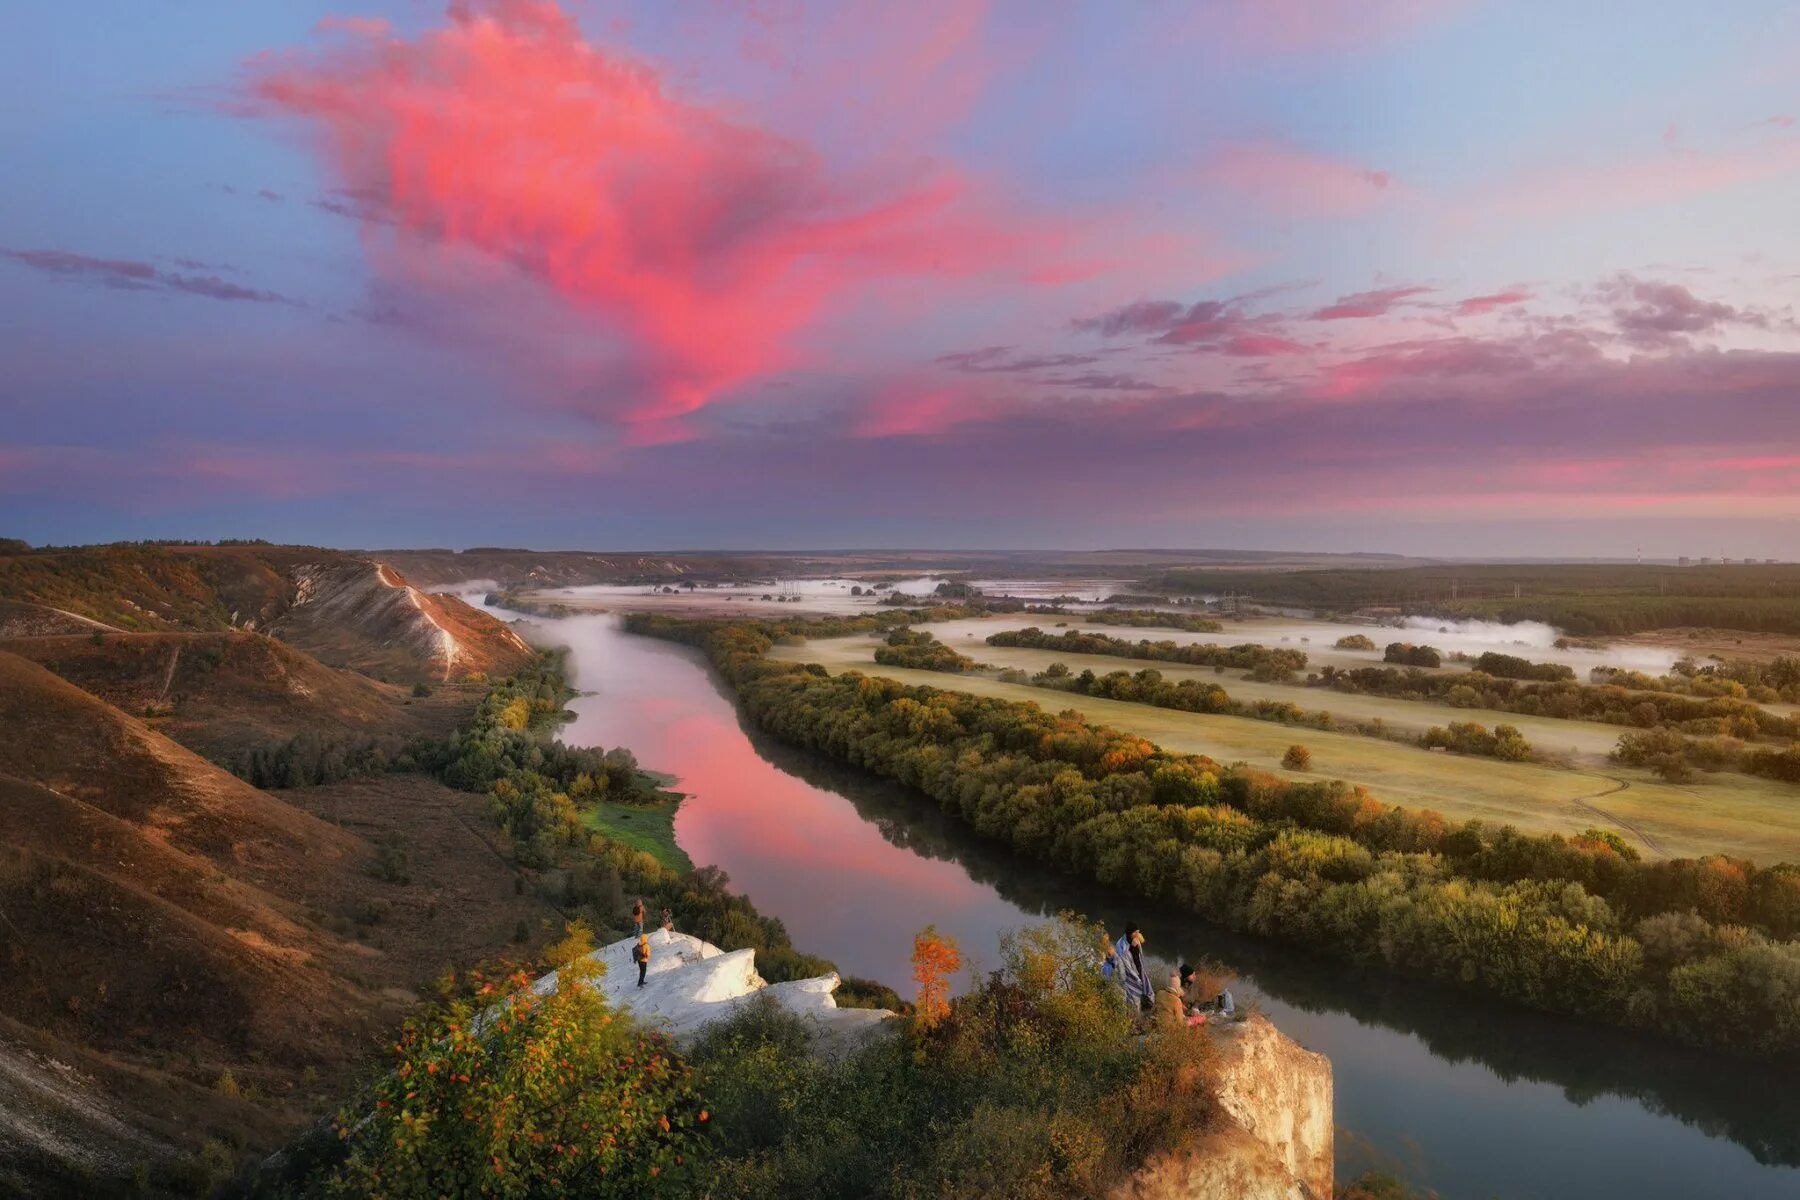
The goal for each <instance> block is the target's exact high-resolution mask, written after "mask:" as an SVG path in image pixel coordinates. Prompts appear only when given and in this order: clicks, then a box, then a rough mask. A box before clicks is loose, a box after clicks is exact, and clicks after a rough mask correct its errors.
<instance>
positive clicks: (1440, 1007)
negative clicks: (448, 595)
mask: <svg viewBox="0 0 1800 1200" xmlns="http://www.w3.org/2000/svg"><path fill="white" fill-rule="evenodd" d="M501 615H507V614H501ZM524 628H530V626H526V627H524ZM533 636H534V638H536V639H538V640H540V641H541V642H542V643H543V644H566V645H569V646H570V647H572V653H571V656H570V664H571V670H572V671H573V673H574V675H575V677H576V678H577V680H578V681H579V682H580V684H581V686H582V687H583V688H584V689H585V693H586V694H583V695H580V696H577V697H576V698H575V699H573V700H572V701H570V704H569V707H570V709H571V710H572V711H573V712H574V714H575V719H574V721H572V722H570V723H569V724H568V725H566V726H565V727H564V728H563V730H562V734H561V736H563V737H564V738H566V739H568V740H570V741H572V742H577V743H580V742H604V743H607V744H610V743H612V742H622V743H624V744H628V745H630V746H632V747H634V748H635V749H636V750H637V752H638V753H640V754H641V755H642V756H643V758H644V759H645V761H647V762H654V763H657V764H659V765H666V766H668V767H669V768H671V769H677V770H679V771H680V772H681V776H682V781H681V785H680V786H681V788H682V789H683V790H685V791H687V792H689V793H690V798H689V801H688V802H687V803H685V804H684V805H683V807H682V810H681V813H680V815H679V817H678V820H677V823H676V833H677V836H678V838H679V840H680V843H681V845H682V846H683V847H684V848H685V849H687V850H688V852H689V853H690V854H691V855H692V857H693V858H694V859H695V860H696V861H698V862H702V863H708V864H712V865H715V866H717V867H720V868H723V869H724V870H725V871H727V872H729V877H730V881H731V887H732V889H733V890H734V891H741V892H742V893H743V894H745V895H747V896H749V897H751V898H752V899H753V900H755V902H756V904H757V907H758V908H759V909H760V910H761V911H762V912H764V913H767V914H769V915H771V916H773V917H777V918H779V919H780V920H781V921H782V922H783V923H784V925H785V926H786V928H787V930H788V931H789V933H790V934H791V936H792V938H793V940H794V941H795V942H796V943H798V944H800V945H803V946H806V947H808V948H810V949H814V950H816V951H818V952H819V953H822V954H825V955H828V956H829V957H830V958H831V959H833V960H834V961H836V962H837V963H839V964H840V965H841V966H843V967H844V968H845V969H847V970H850V971H854V972H855V973H857V974H861V975H867V976H871V977H876V978H887V979H895V978H901V979H903V978H905V977H906V976H907V974H908V970H909V968H908V956H909V954H910V950H911V938H912V934H913V933H914V932H915V931H916V930H917V929H918V928H919V927H920V926H921V925H923V924H925V923H927V922H932V921H935V922H936V923H937V925H938V927H939V929H940V930H943V931H944V932H946V933H950V934H953V935H954V936H956V937H957V939H958V940H959V941H960V942H961V943H962V945H963V946H964V947H965V949H967V950H968V951H969V952H970V957H971V958H974V959H978V960H982V961H985V962H990V963H991V962H992V960H993V954H994V947H996V946H997V944H998V940H999V937H1000V935H1001V934H1002V933H1003V932H1005V931H1007V930H1010V929H1018V928H1021V927H1028V926H1031V925H1035V924H1041V923H1042V922H1043V921H1044V920H1046V919H1047V918H1051V917H1054V916H1055V914H1056V913H1058V912H1059V911H1064V910H1073V911H1077V912H1082V913H1086V914H1088V915H1089V916H1090V917H1092V918H1095V919H1098V920H1102V921H1104V922H1105V923H1106V924H1107V925H1108V927H1109V928H1113V929H1118V928H1121V927H1122V926H1123V925H1124V923H1125V922H1127V921H1136V922H1138V923H1140V924H1141V925H1142V926H1143V928H1144V929H1145V931H1146V933H1147V934H1148V935H1149V938H1150V947H1149V948H1150V951H1151V957H1152V958H1153V959H1154V961H1155V962H1156V964H1157V969H1159V970H1167V969H1169V968H1170V967H1172V966H1173V965H1174V963H1176V962H1177V961H1180V960H1181V959H1183V958H1186V959H1189V960H1191V961H1197V960H1198V959H1200V958H1205V959H1208V960H1209V961H1217V962H1220V963H1223V964H1227V965H1228V966H1229V967H1231V968H1232V969H1233V970H1234V971H1235V972H1236V974H1237V976H1238V979H1237V983H1236V984H1235V985H1234V991H1235V992H1236V993H1237V995H1238V998H1239V1000H1240V1002H1253V1003H1254V1004H1255V1005H1257V1006H1258V1007H1260V1008H1261V1009H1262V1010H1263V1011H1265V1012H1267V1013H1268V1014H1269V1015H1270V1016H1271V1017H1272V1018H1273V1019H1274V1020H1275V1021H1276V1022H1277V1023H1278V1025H1279V1026H1280V1028H1281V1029H1282V1030H1284V1031H1285V1032H1287V1033H1289V1034H1290V1035H1291V1036H1292V1037H1294V1038H1296V1039H1297V1040H1299V1041H1301V1042H1302V1043H1304V1044H1305V1045H1307V1046H1310V1047H1313V1048H1315V1049H1318V1050H1320V1051H1322V1052H1324V1053H1326V1054H1327V1055H1329V1056H1330V1058H1331V1060H1332V1062H1333V1067H1334V1073H1335V1076H1336V1081H1337V1086H1336V1091H1337V1100H1336V1108H1337V1123H1338V1128H1339V1138H1338V1155H1337V1157H1338V1175H1339V1177H1340V1178H1345V1179H1348V1178H1352V1177H1354V1176H1356V1175H1358V1174H1360V1173H1361V1172H1363V1171H1364V1170H1368V1169H1378V1170H1386V1171H1390V1172H1395V1171H1398V1172H1401V1173H1403V1174H1404V1175H1405V1176H1406V1177H1407V1178H1408V1179H1410V1180H1411V1181H1412V1182H1414V1183H1415V1184H1416V1185H1419V1186H1425V1187H1430V1188H1434V1189H1436V1190H1438V1191H1439V1192H1440V1193H1441V1194H1443V1195H1446V1196H1465V1195H1473V1196H1482V1195H1504V1196H1509V1197H1558V1196H1587V1195H1613V1194H1629V1195H1632V1196H1635V1197H1640V1198H1643V1200H1685V1198H1686V1197H1689V1196H1693V1195H1697V1194H1731V1195H1743V1196H1763V1195H1782V1194H1786V1191H1792V1190H1794V1189H1796V1188H1800V1169H1797V1167H1796V1164H1800V1104H1797V1103H1796V1102H1795V1101H1793V1100H1791V1099H1789V1098H1788V1097H1789V1091H1790V1090H1789V1089H1788V1088H1787V1080H1786V1073H1785V1072H1783V1071H1780V1070H1778V1069H1775V1068H1774V1067H1772V1066H1769V1065H1767V1064H1756V1063H1733V1064H1731V1066H1730V1069H1729V1070H1722V1069H1721V1067H1720V1064H1719V1060H1718V1058H1717V1056H1716V1055H1712V1054H1707V1053H1703V1052H1699V1051H1693V1050H1686V1049H1683V1048H1681V1047H1679V1046H1675V1045H1672V1044H1669V1043H1667V1042H1656V1041H1650V1040H1646V1039H1643V1038H1641V1037H1637V1036H1634V1035H1632V1034H1629V1033H1626V1032H1621V1031H1616V1030H1609V1029H1606V1028H1604V1027H1597V1026H1594V1025H1592V1024H1586V1023H1581V1022H1575V1021H1570V1020H1565V1019H1561V1018H1557V1017H1554V1016H1550V1015H1547V1014H1539V1013H1534V1012H1531V1011H1528V1010H1523V1009H1520V1008H1518V1007H1516V1006H1512V1005H1507V1004H1503V1003H1500V1002H1497V1001H1489V1000H1484V999H1483V998H1481V997H1480V996H1477V995H1472V994H1469V993H1467V992H1457V991H1454V990H1450V989H1447V988H1442V987H1437V986H1433V985H1430V984H1426V983H1420V982H1417V981H1410V980H1401V979H1398V978H1397V977H1395V976H1394V975H1392V974H1391V973H1388V972H1385V971H1377V970H1371V969H1364V968H1359V967H1356V966H1354V965H1349V964H1345V963H1342V962H1334V961H1331V960H1329V959H1325V958H1321V957H1317V956H1314V955H1311V954H1307V953H1304V952H1302V951H1299V950H1297V949H1295V948H1294V947H1292V946H1289V945H1284V944H1282V943H1280V942H1277V941H1270V940H1266V939H1257V938H1247V937H1239V936H1236V935H1233V934H1231V933H1229V932H1228V931H1225V930H1222V929H1220V928H1219V927H1218V926H1217V925H1213V924H1208V923H1206V922H1204V921H1201V920H1200V919H1198V918H1196V917H1194V916H1193V915H1191V914H1184V913H1183V912H1181V911H1179V910H1178V909H1175V908H1171V907H1169V906H1166V905H1161V904H1149V903H1145V902H1143V901H1139V900H1135V899H1132V898H1131V897H1130V896H1129V895H1127V894H1125V893H1123V892H1121V891H1119V890H1118V889H1116V888H1105V887H1101V886H1099V885H1095V884H1091V883H1085V882H1083V881H1081V880H1079V879H1077V878H1074V877H1071V876H1069V875H1066V874H1062V873H1060V872H1053V871H1046V870H1044V869H1042V868H1040V867H1037V866H1034V865H1033V864H1031V863H1030V862H1028V861H1025V860H1022V859H1021V858H1019V857H1018V856H1017V855H1016V854H1014V853H1012V852H1011V851H1010V850H1009V849H1007V848H1006V847H1005V846H1004V845H1001V844H1000V843H996V842H993V841H991V840H987V839H982V838H980V837H978V836H977V835H975V834H974V833H973V832H971V831H970V830H969V829H968V827H967V826H966V825H964V824H963V823H962V822H961V821H960V820H959V819H954V818H952V817H951V816H950V815H948V814H946V813H944V812H942V811H941V810H940V809H939V808H938V807H937V806H936V805H933V804H927V803H923V802H921V799H920V797H919V796H918V794H917V793H916V792H912V791H910V790H908V789H905V788H902V787H901V786H899V785H898V784H894V783H891V782H888V781H885V780H882V779H880V778H879V777H877V776H875V775H873V774H871V773H869V772H868V771H865V770H863V769H861V768H858V767H854V766H851V765H847V764H842V763H839V762H838V761H836V760H834V759H832V758H829V757H826V756H823V755H819V754H815V753H812V752H809V751H806V750H803V749H798V748H795V747H793V746H791V745H788V744H787V743H784V742H781V741H778V740H776V739H774V738H772V737H769V736H768V735H765V734H764V733H762V732H761V730H759V729H758V728H757V727H756V726H754V725H752V724H750V723H749V722H747V721H746V720H745V719H744V717H743V716H742V714H741V713H740V712H739V710H738V709H737V708H736V706H735V700H734V698H733V697H732V696H731V695H730V693H729V692H728V691H727V690H726V689H725V687H724V685H723V683H722V681H721V680H720V679H719V677H718V676H717V675H716V673H714V672H713V671H712V670H711V669H710V667H709V665H708V663H707V661H706V659H705V658H704V656H702V655H701V654H700V653H699V651H697V650H695V649H692V648H690V647H687V646H683V645H678V644H674V643H670V642H664V641H658V640H654V639H648V638H643V637H638V636H634V635H631V634H627V633H624V632H623V631H622V629H621V627H620V621H619V620H618V619H617V618H616V617H611V616H603V615H597V614H591V615H590V614H584V615H579V616H576V617H573V618H570V619H568V620H566V621H559V622H555V623H545V624H543V625H541V626H540V627H538V628H537V629H536V631H535V632H534V633H533ZM815 644H816V645H823V643H815ZM1495 1130H1505V1131H1506V1136H1505V1137H1504V1138H1498V1137H1496V1136H1494V1134H1493V1131H1495Z"/></svg>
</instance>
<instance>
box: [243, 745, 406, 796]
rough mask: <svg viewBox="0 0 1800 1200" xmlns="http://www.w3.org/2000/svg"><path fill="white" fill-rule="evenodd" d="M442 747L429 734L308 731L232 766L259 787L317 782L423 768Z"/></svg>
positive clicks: (315, 783)
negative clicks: (405, 734) (409, 735)
mask: <svg viewBox="0 0 1800 1200" xmlns="http://www.w3.org/2000/svg"><path fill="white" fill-rule="evenodd" d="M438 750H439V743H438V742H437V741H436V740H435V739H433V738H426V737H411V738H403V737H396V736H393V735H391V734H390V735H381V734H366V733H336V734H321V733H312V732H308V733H301V734H297V735H295V736H294V737H293V738H290V739H289V740H288V741H286V742H283V743H282V744H281V745H278V746H259V747H257V748H256V749H254V750H251V751H249V752H247V753H246V754H244V755H243V756H242V757H241V758H240V759H239V760H238V761H237V763H235V764H234V765H233V767H232V771H233V772H234V773H235V774H237V775H239V776H241V777H243V778H244V779H246V780H248V781H249V782H250V783H251V784H252V785H254V786H256V787H259V788H298V787H316V786H318V785H319V784H323V783H337V782H339V781H340V780H344V779H354V778H357V777H358V776H363V775H385V774H387V773H388V772H389V771H418V770H424V769H426V767H425V764H426V763H428V762H430V761H432V760H433V758H434V756H435V755H436V754H437V753H438Z"/></svg>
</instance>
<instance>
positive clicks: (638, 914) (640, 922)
mask: <svg viewBox="0 0 1800 1200" xmlns="http://www.w3.org/2000/svg"><path fill="white" fill-rule="evenodd" d="M644 912H645V909H644V898H643V897H642V896H639V897H638V898H637V903H636V904H634V905H632V906H631V920H632V922H633V923H634V924H636V926H637V929H636V931H635V932H636V933H637V935H638V936H639V937H643V936H644Z"/></svg>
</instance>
